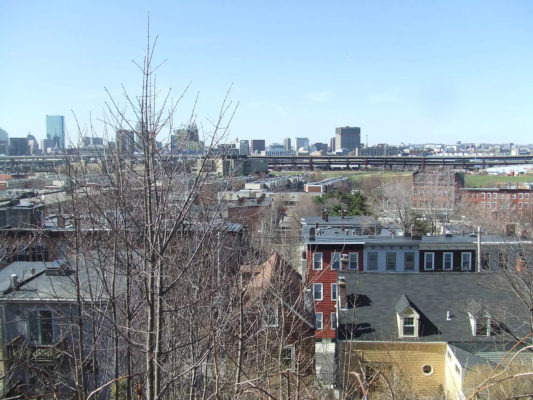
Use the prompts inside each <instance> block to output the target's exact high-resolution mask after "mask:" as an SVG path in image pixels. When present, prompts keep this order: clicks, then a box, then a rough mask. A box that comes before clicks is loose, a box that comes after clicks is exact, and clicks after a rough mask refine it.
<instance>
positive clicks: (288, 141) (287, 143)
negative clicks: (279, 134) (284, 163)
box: [283, 138, 291, 151]
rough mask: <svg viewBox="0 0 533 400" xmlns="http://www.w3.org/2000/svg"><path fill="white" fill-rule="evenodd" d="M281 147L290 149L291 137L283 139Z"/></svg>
mask: <svg viewBox="0 0 533 400" xmlns="http://www.w3.org/2000/svg"><path fill="white" fill-rule="evenodd" d="M283 147H285V151H291V138H285V139H283Z"/></svg>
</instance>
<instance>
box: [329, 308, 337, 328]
mask: <svg viewBox="0 0 533 400" xmlns="http://www.w3.org/2000/svg"><path fill="white" fill-rule="evenodd" d="M330 326H331V329H332V330H336V329H337V314H336V313H334V312H332V313H331V317H330Z"/></svg>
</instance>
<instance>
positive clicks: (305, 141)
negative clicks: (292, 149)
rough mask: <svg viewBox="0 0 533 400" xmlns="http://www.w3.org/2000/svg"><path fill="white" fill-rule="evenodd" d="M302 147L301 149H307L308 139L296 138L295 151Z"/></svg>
mask: <svg viewBox="0 0 533 400" xmlns="http://www.w3.org/2000/svg"><path fill="white" fill-rule="evenodd" d="M300 149H303V151H309V139H308V138H306V137H305V138H303V137H297V138H296V151H298V150H300Z"/></svg>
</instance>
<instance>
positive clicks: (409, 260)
mask: <svg viewBox="0 0 533 400" xmlns="http://www.w3.org/2000/svg"><path fill="white" fill-rule="evenodd" d="M404 262H405V270H406V271H413V270H414V269H415V253H413V252H412V251H410V252H407V253H405V255H404Z"/></svg>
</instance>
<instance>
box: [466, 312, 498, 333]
mask: <svg viewBox="0 0 533 400" xmlns="http://www.w3.org/2000/svg"><path fill="white" fill-rule="evenodd" d="M468 316H469V317H470V325H471V326H472V336H480V337H481V336H483V337H484V336H491V333H492V332H491V318H490V315H488V314H487V313H485V315H483V316H482V317H476V316H474V315H472V314H471V313H468ZM482 318H483V319H484V320H485V321H486V323H487V326H486V329H485V332H484V333H483V334H478V331H477V328H478V323H479V321H480V320H481V319H482Z"/></svg>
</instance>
